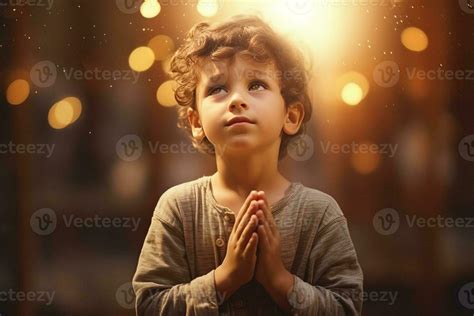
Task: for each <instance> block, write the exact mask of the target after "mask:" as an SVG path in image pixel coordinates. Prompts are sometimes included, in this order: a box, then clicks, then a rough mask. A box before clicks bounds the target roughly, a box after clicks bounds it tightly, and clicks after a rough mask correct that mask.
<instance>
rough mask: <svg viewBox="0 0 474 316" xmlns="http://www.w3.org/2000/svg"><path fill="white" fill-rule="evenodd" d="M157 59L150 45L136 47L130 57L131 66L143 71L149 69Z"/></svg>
mask: <svg viewBox="0 0 474 316" xmlns="http://www.w3.org/2000/svg"><path fill="white" fill-rule="evenodd" d="M154 61H155V54H154V53H153V50H152V49H151V48H150V47H147V46H140V47H137V48H135V49H134V50H133V51H132V52H131V53H130V57H129V58H128V64H129V65H130V68H132V69H133V70H135V71H138V72H142V71H145V70H148V69H149V68H150V67H151V66H152V65H153V63H154Z"/></svg>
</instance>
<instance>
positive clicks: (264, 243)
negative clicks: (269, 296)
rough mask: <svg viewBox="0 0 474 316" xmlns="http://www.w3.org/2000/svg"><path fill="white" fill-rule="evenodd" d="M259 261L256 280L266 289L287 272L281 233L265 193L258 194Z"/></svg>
mask: <svg viewBox="0 0 474 316" xmlns="http://www.w3.org/2000/svg"><path fill="white" fill-rule="evenodd" d="M256 215H257V217H258V221H259V225H258V228H257V232H258V239H259V243H258V248H257V253H258V259H257V266H256V268H255V279H256V280H257V281H258V282H259V283H261V284H262V285H263V286H264V287H265V288H269V287H273V286H275V285H276V284H277V283H278V282H279V277H282V276H283V275H284V274H285V273H287V270H286V268H285V266H284V265H283V261H282V260H281V249H280V232H279V231H278V227H277V225H276V223H275V220H274V219H273V215H272V213H271V210H270V206H269V205H268V201H267V198H266V196H265V192H263V191H259V192H258V210H257V213H256Z"/></svg>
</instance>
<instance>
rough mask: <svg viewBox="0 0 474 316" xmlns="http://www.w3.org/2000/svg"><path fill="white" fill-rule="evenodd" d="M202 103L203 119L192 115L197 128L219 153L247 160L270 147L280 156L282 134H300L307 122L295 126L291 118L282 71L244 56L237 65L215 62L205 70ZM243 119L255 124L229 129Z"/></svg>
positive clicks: (198, 90)
mask: <svg viewBox="0 0 474 316" xmlns="http://www.w3.org/2000/svg"><path fill="white" fill-rule="evenodd" d="M196 102H197V107H198V116H197V114H196V112H194V111H189V112H188V114H189V115H190V116H191V117H194V120H193V119H192V118H190V122H191V125H192V126H193V127H196V126H197V127H198V126H199V125H201V126H202V128H203V131H204V134H205V135H206V136H207V138H208V139H209V141H210V142H211V143H212V144H213V145H214V147H216V151H217V152H219V149H222V150H223V149H225V150H226V151H227V150H229V152H234V151H238V152H239V153H240V154H242V151H246V152H249V153H250V152H251V151H254V150H258V149H261V150H263V149H268V148H269V146H275V147H276V148H277V151H278V148H279V144H280V141H281V138H280V133H281V131H282V129H283V130H284V131H285V132H287V133H288V134H294V133H296V132H297V130H298V129H297V128H298V127H299V125H300V124H299V123H301V119H302V115H299V116H300V119H297V120H296V126H295V122H293V121H294V117H293V116H294V115H292V114H290V115H289V114H288V111H287V110H286V108H285V101H284V99H283V97H282V95H281V93H280V84H279V77H278V70H277V69H276V67H275V66H274V65H273V64H263V63H258V62H255V61H253V60H251V59H249V57H247V56H243V55H239V54H237V55H236V56H235V58H234V62H233V63H231V60H225V61H214V62H213V61H210V60H209V61H206V62H204V63H203V65H201V72H200V78H199V84H198V86H197V88H196ZM291 111H294V110H290V112H291ZM300 112H302V108H301V111H300ZM300 114H302V113H300ZM237 116H239V117H244V118H246V119H248V120H249V121H250V122H248V123H238V124H230V125H229V120H230V119H232V118H235V117H237ZM289 117H290V119H289ZM292 117H293V121H292ZM298 121H299V123H298ZM193 122H194V124H193ZM295 127H296V130H295Z"/></svg>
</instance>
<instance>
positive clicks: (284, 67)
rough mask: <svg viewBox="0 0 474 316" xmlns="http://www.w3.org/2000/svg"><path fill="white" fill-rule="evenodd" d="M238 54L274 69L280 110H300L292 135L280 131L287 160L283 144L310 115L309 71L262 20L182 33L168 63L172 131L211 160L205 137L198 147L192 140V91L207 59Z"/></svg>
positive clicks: (242, 18) (283, 147)
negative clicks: (181, 40) (172, 101)
mask: <svg viewBox="0 0 474 316" xmlns="http://www.w3.org/2000/svg"><path fill="white" fill-rule="evenodd" d="M237 53H242V54H245V55H248V56H251V57H253V59H254V60H255V61H257V62H260V63H266V64H270V63H272V64H274V65H275V66H276V68H277V70H278V71H279V73H281V74H282V75H281V76H279V84H280V89H281V95H282V97H283V99H284V101H285V107H286V108H288V106H289V105H290V104H292V103H294V102H301V103H302V104H303V107H304V117H303V122H302V125H301V127H300V129H299V130H298V132H297V133H296V134H294V135H287V134H286V133H284V132H283V131H282V133H281V137H282V139H281V144H280V149H279V154H278V159H279V160H281V159H282V158H283V157H285V155H286V151H287V146H288V143H289V142H290V141H291V140H292V139H293V138H295V137H298V135H300V134H302V133H303V132H304V131H305V129H306V122H307V121H308V120H309V119H310V117H311V113H312V104H311V100H310V98H309V96H308V92H307V90H308V82H309V78H310V72H309V70H308V69H306V67H305V59H304V56H303V54H302V53H301V51H299V50H298V49H296V48H295V45H292V44H291V43H290V42H289V41H287V40H286V39H285V38H283V37H282V36H281V35H279V34H277V33H276V32H275V31H273V29H272V28H271V27H270V26H269V25H268V24H266V23H265V22H264V21H263V20H262V19H260V18H259V17H257V16H252V15H250V16H249V15H237V16H234V17H232V18H230V19H229V20H227V21H225V22H222V23H220V24H217V25H210V24H209V23H207V22H200V23H197V24H196V25H194V26H193V27H192V28H191V30H190V31H189V32H188V33H187V35H186V37H185V39H184V43H183V44H182V45H181V46H180V47H179V48H178V50H177V51H176V52H175V53H174V55H173V57H172V58H171V62H170V72H171V77H172V78H173V79H174V80H175V81H176V83H177V87H176V89H175V92H174V93H175V99H176V101H177V103H178V106H177V111H178V123H177V126H178V127H179V128H182V129H184V130H185V131H186V133H187V135H188V136H189V137H190V138H191V141H192V143H193V145H194V147H196V148H197V149H198V150H199V151H200V152H203V153H207V154H210V155H215V148H214V145H213V144H212V143H211V142H210V141H209V140H208V139H207V137H204V139H203V140H201V141H200V142H198V141H197V140H196V139H194V138H193V136H192V132H191V125H190V124H189V121H188V117H187V110H188V108H192V109H194V110H196V111H197V104H196V87H197V85H198V80H199V75H200V71H201V68H200V65H201V63H202V62H204V61H206V60H212V61H216V60H225V59H228V58H232V57H234V56H235V54H237Z"/></svg>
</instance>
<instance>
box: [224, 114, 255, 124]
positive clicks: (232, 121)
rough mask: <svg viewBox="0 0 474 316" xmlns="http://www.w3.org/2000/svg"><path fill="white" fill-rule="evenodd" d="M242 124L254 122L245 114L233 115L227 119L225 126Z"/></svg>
mask: <svg viewBox="0 0 474 316" xmlns="http://www.w3.org/2000/svg"><path fill="white" fill-rule="evenodd" d="M244 124H255V122H254V121H252V120H251V119H249V118H248V117H246V116H234V117H233V118H231V119H230V120H228V121H227V123H226V124H225V126H232V125H244Z"/></svg>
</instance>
